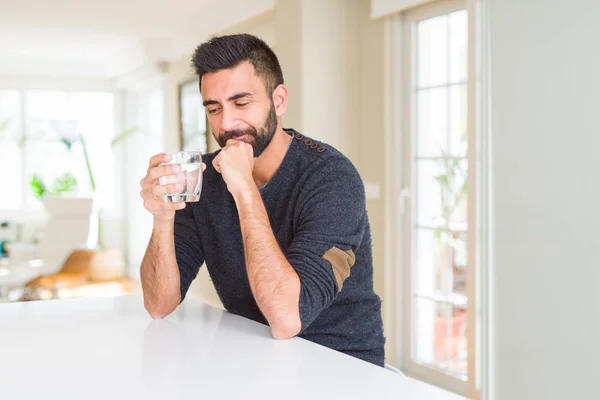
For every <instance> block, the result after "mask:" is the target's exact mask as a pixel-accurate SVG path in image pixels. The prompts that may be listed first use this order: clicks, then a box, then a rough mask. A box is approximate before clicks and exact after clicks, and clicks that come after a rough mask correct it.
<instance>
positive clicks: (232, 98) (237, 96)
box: [202, 92, 253, 107]
mask: <svg viewBox="0 0 600 400" xmlns="http://www.w3.org/2000/svg"><path fill="white" fill-rule="evenodd" d="M252 96H253V94H252V93H250V92H240V93H236V94H234V95H233V96H230V97H229V98H228V99H227V101H235V100H237V99H241V98H242V97H252ZM211 104H219V102H218V101H216V100H210V99H209V100H204V101H203V102H202V105H203V106H204V107H206V106H209V105H211Z"/></svg>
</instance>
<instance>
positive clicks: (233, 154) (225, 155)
mask: <svg viewBox="0 0 600 400" xmlns="http://www.w3.org/2000/svg"><path fill="white" fill-rule="evenodd" d="M213 166H214V167H215V169H216V170H217V172H219V173H220V174H221V175H223V180H224V181H225V183H226V184H227V190H229V193H231V194H232V195H233V196H234V197H235V196H237V195H239V194H240V193H242V192H244V191H246V190H247V189H248V188H250V187H251V185H255V186H256V184H255V183H254V178H253V177H252V170H253V168H254V152H253V150H252V145H250V144H248V143H246V142H242V141H238V140H234V139H230V140H228V141H227V145H226V146H225V147H224V148H223V149H222V150H221V152H220V153H219V155H217V156H216V157H215V159H214V160H213Z"/></svg>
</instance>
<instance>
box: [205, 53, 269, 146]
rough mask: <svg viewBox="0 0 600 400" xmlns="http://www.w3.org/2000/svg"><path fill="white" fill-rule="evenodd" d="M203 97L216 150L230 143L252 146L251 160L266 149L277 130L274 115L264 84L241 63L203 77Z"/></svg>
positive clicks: (250, 67) (251, 67)
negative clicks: (217, 146)
mask: <svg viewBox="0 0 600 400" xmlns="http://www.w3.org/2000/svg"><path fill="white" fill-rule="evenodd" d="M202 97H203V99H204V106H205V107H206V112H207V114H208V120H209V122H210V125H211V127H212V131H213V135H214V136H215V139H216V140H217V142H218V143H219V146H221V147H225V145H226V144H227V141H228V140H229V139H234V140H242V141H244V142H246V143H249V144H251V145H252V148H253V149H254V157H258V156H260V155H261V154H262V152H263V151H264V150H265V149H266V148H267V146H268V145H269V143H271V140H272V139H273V135H275V131H276V130H277V115H276V113H275V106H274V105H273V99H272V98H271V94H267V91H266V88H265V84H264V81H263V80H262V79H261V78H259V77H258V76H256V74H255V73H254V66H253V65H252V64H250V63H249V62H244V63H242V64H240V65H239V66H237V67H236V68H233V69H224V70H221V71H217V72H211V73H208V74H205V75H204V76H203V77H202Z"/></svg>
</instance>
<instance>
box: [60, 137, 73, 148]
mask: <svg viewBox="0 0 600 400" xmlns="http://www.w3.org/2000/svg"><path fill="white" fill-rule="evenodd" d="M58 140H59V142H61V143H62V144H64V145H65V146H66V147H67V150H69V151H71V147H72V146H73V141H72V140H69V139H67V138H66V137H64V136H63V137H61V138H60V139H58Z"/></svg>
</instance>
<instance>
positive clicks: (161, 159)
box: [140, 153, 206, 221]
mask: <svg viewBox="0 0 600 400" xmlns="http://www.w3.org/2000/svg"><path fill="white" fill-rule="evenodd" d="M169 161H171V156H170V155H169V154H162V153H161V154H157V155H155V156H154V157H152V158H151V159H150V165H149V166H148V171H147V172H146V176H145V177H144V178H143V179H142V180H141V181H140V186H141V187H142V190H141V191H140V197H141V198H142V199H143V200H144V207H145V208H146V210H148V211H149V212H150V213H151V214H152V215H153V216H154V220H155V221H169V220H172V219H173V218H174V217H175V211H177V210H181V209H183V208H185V203H183V202H178V203H165V202H164V201H163V200H162V196H163V195H165V194H167V193H177V192H181V191H182V190H183V186H182V185H181V184H174V183H173V184H168V185H160V184H159V183H158V178H160V177H163V176H168V175H177V173H178V172H180V167H179V165H176V164H173V165H162V166H161V165H160V164H161V163H165V162H169ZM205 169H206V165H204V163H202V171H204V170H205Z"/></svg>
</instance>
